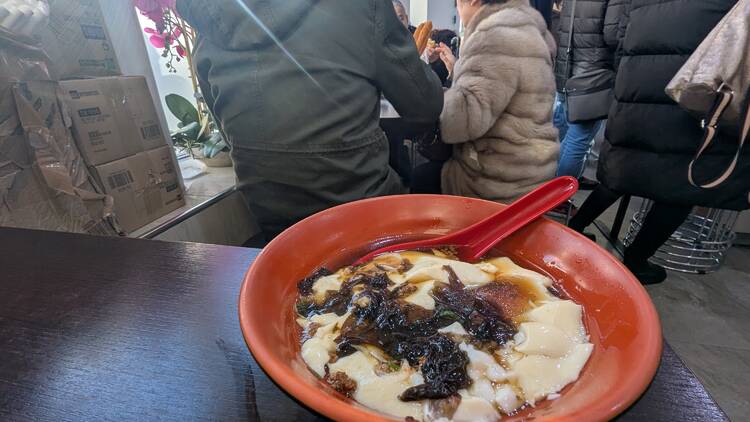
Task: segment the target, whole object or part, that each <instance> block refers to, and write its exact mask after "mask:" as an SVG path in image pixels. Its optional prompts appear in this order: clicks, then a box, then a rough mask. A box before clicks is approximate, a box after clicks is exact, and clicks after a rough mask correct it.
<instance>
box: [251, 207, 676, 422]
mask: <svg viewBox="0 0 750 422" xmlns="http://www.w3.org/2000/svg"><path fill="white" fill-rule="evenodd" d="M503 207H504V206H503V205H500V204H497V203H494V202H487V201H481V200H476V199H468V198H459V197H451V196H432V195H424V196H423V195H412V196H392V197H385V198H376V199H369V200H365V201H359V202H354V203H351V204H347V205H343V206H340V207H336V208H332V209H329V210H326V211H323V212H321V213H319V214H316V215H314V216H312V217H310V218H308V219H306V220H304V221H302V222H300V223H299V224H297V225H295V226H294V227H292V228H290V229H289V230H287V231H286V232H284V233H283V234H282V235H281V236H279V237H278V238H276V239H275V240H274V241H273V242H271V244H269V245H268V246H267V247H266V248H265V249H264V250H263V252H262V253H261V254H260V255H259V256H258V258H257V260H256V261H255V262H254V263H253V265H252V267H251V268H250V270H249V271H248V273H247V275H246V276H245V282H244V284H243V286H242V291H241V293H240V301H239V313H240V325H241V327H242V333H243V335H244V336H245V341H246V342H247V344H248V346H249V347H250V351H251V352H252V354H253V356H254V357H255V359H256V360H257V361H258V363H259V364H260V365H261V366H262V367H263V369H264V370H265V371H266V372H267V373H268V375H269V376H270V377H271V378H273V380H274V381H276V383H278V384H279V385H280V386H281V387H282V388H284V389H285V390H286V391H287V392H288V393H289V394H291V395H292V396H294V397H296V398H297V399H298V400H300V401H301V402H303V403H305V404H306V405H307V406H309V407H311V408H312V409H315V410H316V411H318V412H320V413H322V414H323V415H325V416H328V417H330V418H332V419H335V420H339V421H361V420H378V421H385V420H395V419H392V418H389V417H388V416H386V415H383V414H380V413H378V412H375V411H373V410H370V409H368V408H366V407H364V406H361V405H358V404H357V403H355V402H353V401H352V400H349V399H347V398H345V397H344V396H342V395H340V394H338V393H336V392H335V391H334V390H332V389H331V388H330V387H329V386H328V385H327V384H325V383H324V382H322V381H320V380H319V379H318V378H317V377H316V376H315V375H314V374H313V373H312V372H310V371H309V370H308V369H307V367H306V366H305V363H304V362H303V360H302V358H301V357H300V344H299V330H298V328H297V326H296V323H295V321H294V301H295V298H296V296H297V288H296V286H297V282H298V281H299V280H300V279H302V278H304V277H306V276H307V275H309V274H310V273H312V272H313V271H314V270H315V269H317V268H318V267H320V266H322V265H323V266H327V267H329V268H331V269H335V268H338V267H340V266H343V265H347V264H349V263H351V262H352V261H353V260H354V259H355V258H357V257H359V256H361V255H363V254H364V253H365V252H367V251H369V250H372V249H373V248H374V247H375V246H380V245H383V244H387V243H390V242H394V241H398V240H401V239H415V238H425V237H431V236H439V235H444V234H446V233H449V232H452V231H455V230H457V229H460V228H463V227H466V226H468V225H470V224H472V223H475V222H477V221H479V220H481V219H483V218H485V217H487V216H489V215H490V214H492V213H494V212H496V211H498V210H500V209H502V208H503ZM499 253H500V254H502V255H504V256H509V257H511V258H512V259H514V260H515V261H516V262H517V263H518V264H519V265H522V266H525V267H527V268H530V269H534V270H537V271H541V272H544V273H546V274H548V275H549V276H551V277H552V278H553V279H554V280H556V282H557V283H558V285H559V286H560V287H562V289H563V290H564V291H565V292H566V293H567V294H568V296H570V298H571V299H572V300H574V301H576V302H577V303H579V304H581V305H582V306H583V308H584V313H585V317H584V318H585V323H586V326H587V328H588V331H589V334H590V336H591V342H592V343H593V344H594V351H593V354H592V355H591V358H590V359H589V361H588V363H587V364H586V366H585V367H584V369H583V371H582V372H581V376H580V378H579V379H578V381H576V382H575V383H573V384H571V385H569V386H568V387H566V388H565V389H564V390H563V392H562V397H560V398H559V399H557V400H553V401H545V402H542V403H540V404H538V405H537V407H536V408H533V409H528V410H526V411H524V412H522V413H521V414H519V415H518V416H516V417H515V418H509V419H504V420H520V419H523V418H528V417H532V416H533V417H534V418H535V420H538V421H547V420H556V421H581V420H586V421H595V420H607V419H611V418H613V417H614V416H616V415H617V414H619V413H620V412H622V411H623V410H625V409H626V408H627V407H628V406H629V405H631V404H632V403H633V402H634V401H635V400H636V399H637V398H638V397H639V396H640V394H641V393H642V392H643V391H644V390H645V389H646V387H647V386H648V384H649V382H650V381H651V379H652V378H653V376H654V373H655V372H656V368H657V366H658V364H659V357H660V354H661V347H662V336H661V327H660V324H659V318H658V316H657V313H656V310H655V308H654V305H653V303H652V302H651V299H650V298H649V296H648V294H647V293H646V291H645V290H644V289H643V287H641V285H640V284H639V283H638V281H637V280H636V279H635V277H634V276H633V275H632V274H631V273H630V272H629V271H628V270H627V269H625V267H623V266H622V265H621V264H620V263H619V261H617V260H616V259H615V258H613V257H612V256H611V255H610V254H609V253H607V252H606V251H605V250H603V249H601V248H600V247H598V246H597V245H595V244H594V243H592V242H591V241H589V240H588V239H586V238H585V237H583V236H581V235H579V234H577V233H575V232H573V231H571V230H569V229H567V228H566V227H564V226H562V225H560V224H557V223H555V222H552V221H549V220H546V219H542V220H539V221H537V222H535V223H533V224H531V225H530V226H528V227H526V228H524V229H522V230H521V231H519V232H518V233H516V234H515V235H513V236H511V237H510V238H508V239H507V240H505V241H503V242H502V243H501V245H500V246H499Z"/></svg>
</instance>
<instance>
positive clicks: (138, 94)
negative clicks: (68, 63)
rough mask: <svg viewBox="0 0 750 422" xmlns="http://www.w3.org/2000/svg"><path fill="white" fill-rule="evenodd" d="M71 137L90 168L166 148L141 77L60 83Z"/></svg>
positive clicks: (156, 116) (154, 111)
mask: <svg viewBox="0 0 750 422" xmlns="http://www.w3.org/2000/svg"><path fill="white" fill-rule="evenodd" d="M60 86H61V87H62V88H63V91H64V98H65V103H66V105H67V107H68V109H69V112H70V115H71V117H72V119H73V133H74V135H75V138H76V141H77V142H78V147H79V148H80V150H81V153H82V154H83V156H84V158H85V159H86V163H88V165H90V166H97V165H100V164H105V163H109V162H112V161H116V160H120V159H122V158H125V157H129V156H131V155H135V154H137V153H139V152H143V151H148V150H151V149H155V148H159V147H162V146H165V145H167V135H166V132H165V131H164V129H163V128H162V126H161V124H160V122H159V117H158V115H157V113H156V108H155V106H154V102H153V100H152V97H151V93H150V91H149V89H148V85H147V84H146V79H145V78H144V77H142V76H127V77H112V78H96V79H79V80H71V81H64V82H60Z"/></svg>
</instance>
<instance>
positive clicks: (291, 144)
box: [177, 0, 750, 284]
mask: <svg viewBox="0 0 750 422" xmlns="http://www.w3.org/2000/svg"><path fill="white" fill-rule="evenodd" d="M736 3H737V1H736V0H712V1H706V0H673V1H669V2H665V1H663V0H585V1H584V0H560V1H552V0H547V1H545V0H540V1H531V2H530V1H529V0H458V1H457V12H458V17H459V18H460V22H461V23H462V30H461V31H460V34H458V33H456V32H454V31H452V30H449V29H435V30H433V31H432V32H431V34H430V39H431V40H430V42H429V44H428V46H427V47H426V48H425V49H424V51H423V52H420V51H418V50H417V47H416V43H415V40H414V37H413V36H412V34H413V33H414V32H415V31H416V29H417V28H415V26H414V23H413V22H411V21H410V18H409V15H408V11H407V9H406V8H405V7H404V5H403V4H402V3H401V2H400V1H399V0H351V1H347V2H315V1H310V0H285V1H283V2H280V1H279V2H266V1H261V0H245V1H244V3H243V2H236V1H234V0H216V1H213V2H203V1H199V0H178V1H177V5H178V9H179V11H180V14H181V15H182V16H183V17H185V19H187V20H188V21H189V22H190V23H191V24H192V25H193V26H194V27H195V28H196V29H197V32H198V34H199V40H198V45H197V47H196V50H195V61H194V62H195V67H196V70H197V72H198V74H199V78H200V83H201V88H202V92H203V94H204V97H205V98H206V100H207V102H208V105H209V107H210V109H211V111H212V113H213V115H214V116H215V117H216V119H217V121H218V122H219V123H220V126H221V129H222V131H223V132H224V134H225V136H226V138H227V139H228V140H229V142H230V143H231V145H232V157H233V160H234V166H235V170H236V173H237V176H238V182H239V188H240V189H241V191H242V192H243V193H244V195H245V196H246V198H247V201H248V204H249V206H250V207H251V209H252V210H253V212H254V213H255V215H256V216H257V218H258V220H259V222H260V224H261V227H262V228H263V230H264V232H265V233H266V235H267V237H268V238H272V237H274V236H275V235H277V234H278V233H280V232H281V231H283V230H284V229H286V228H288V227H289V226H291V225H293V224H294V223H295V222H297V221H299V220H301V219H303V218H305V217H307V216H309V215H311V214H313V213H316V212H318V211H321V210H323V209H326V208H329V207H332V206H336V205H339V204H343V203H346V202H350V201H354V200H358V199H362V198H368V197H373V196H380V195H393V194H402V193H408V192H412V193H431V194H448V195H460V196H468V197H477V198H483V199H488V200H493V201H499V202H503V203H509V202H512V201H514V200H515V199H517V198H519V197H521V196H523V195H524V194H526V193H528V192H530V191H531V190H533V189H534V188H536V187H537V186H539V185H540V184H542V183H544V182H546V181H548V180H551V179H553V178H554V177H556V176H572V177H575V178H578V179H579V180H580V184H581V186H582V187H585V188H586V189H591V190H593V191H592V193H591V194H590V196H589V197H588V199H587V200H586V201H585V202H584V204H583V206H582V207H581V208H580V209H578V210H577V212H575V215H574V216H573V218H572V220H571V221H570V226H571V227H572V228H574V229H575V230H578V231H581V232H583V231H584V230H585V229H586V227H587V226H589V225H590V224H591V223H592V222H593V221H594V220H595V219H596V218H597V217H598V216H599V214H601V213H602V212H603V211H605V210H606V209H607V208H608V207H609V206H611V205H612V204H613V203H614V202H615V201H616V200H617V199H618V198H620V197H621V196H622V195H634V196H640V197H644V198H649V199H652V200H654V201H655V206H654V207H653V208H652V209H651V211H650V213H649V215H648V217H647V218H646V220H645V222H644V225H643V228H642V230H641V232H640V233H639V235H638V236H637V238H636V239H635V241H634V242H633V243H632V245H631V246H630V247H628V248H627V250H626V251H625V264H626V265H627V266H628V268H630V269H631V270H632V271H633V273H634V274H636V276H638V277H639V279H640V280H641V281H642V282H643V283H646V284H647V283H656V282H659V281H662V280H663V279H664V278H665V277H666V274H665V271H664V269H662V268H659V267H657V266H655V265H653V264H651V263H649V262H648V258H649V257H651V256H652V255H653V254H654V253H655V252H656V250H657V248H658V247H659V246H660V245H661V244H662V243H663V242H664V241H666V240H667V239H668V238H669V236H670V235H671V234H672V232H674V230H675V229H677V228H678V227H679V226H680V224H681V223H682V222H683V220H684V219H685V218H686V217H687V215H688V213H689V212H690V211H691V209H692V208H693V207H694V206H705V207H715V208H725V209H735V210H741V209H747V208H750V202H749V200H748V194H749V192H750V151H748V149H747V148H745V149H744V150H743V151H742V152H741V157H740V159H739V164H738V165H737V166H736V169H735V171H734V172H733V174H732V175H731V176H730V177H728V179H727V180H726V181H724V182H723V183H722V184H720V185H719V186H717V187H715V188H713V189H702V188H699V187H696V186H694V185H692V184H691V183H690V182H689V181H688V177H687V175H688V166H689V165H690V163H691V161H692V159H693V158H694V156H695V154H696V151H697V150H698V148H699V147H700V144H701V139H702V138H703V136H704V131H703V129H702V128H701V125H700V119H699V118H697V117H695V116H694V115H691V114H689V113H688V112H686V111H684V110H683V109H682V108H680V107H679V106H678V105H677V104H676V103H675V102H674V101H673V100H672V99H671V98H670V97H668V96H667V94H666V93H665V88H666V86H667V84H668V83H669V82H670V80H671V79H672V78H673V76H674V75H675V73H676V72H678V70H679V69H680V68H681V66H682V65H683V64H684V63H685V61H686V60H687V59H688V57H689V56H690V54H691V53H692V52H693V51H694V50H695V49H696V48H697V47H698V45H699V44H700V43H701V41H702V40H703V39H704V38H705V37H706V35H707V34H708V33H709V32H710V31H711V30H712V29H713V28H714V27H715V26H716V24H717V23H718V22H719V21H720V20H721V19H722V17H723V16H725V15H726V14H727V12H728V11H729V10H730V9H731V8H732V7H733V6H734V5H735V4H736ZM383 103H387V104H388V105H389V106H392V107H393V108H394V109H395V111H396V112H397V113H398V117H397V118H395V119H390V118H381V110H382V107H383V106H382V104H383ZM738 124H739V123H738ZM730 129H731V128H730ZM602 130H604V136H603V143H602V145H601V153H600V156H599V161H598V173H597V179H598V180H597V181H593V180H587V179H583V178H582V176H583V172H584V168H585V167H586V162H587V158H588V156H589V155H590V152H591V149H592V146H593V143H594V140H595V139H596V137H597V134H598V133H600V132H601V131H602ZM734 133H735V131H734V130H727V131H726V132H722V131H720V133H719V135H718V137H719V138H720V139H725V142H717V145H718V146H716V147H715V148H713V149H712V150H711V151H710V154H709V158H710V159H706V161H705V163H706V165H703V166H702V167H700V168H699V169H697V171H696V177H698V178H704V179H711V178H712V177H713V175H714V174H715V173H721V171H723V168H724V167H725V166H726V164H725V163H726V162H728V161H731V158H732V156H733V155H734V153H735V149H734V148H733V146H736V140H733V139H734V138H732V136H735V137H736V135H734ZM386 134H387V135H386ZM383 218H388V216H387V215H384V216H383Z"/></svg>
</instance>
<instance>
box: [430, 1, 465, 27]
mask: <svg viewBox="0 0 750 422" xmlns="http://www.w3.org/2000/svg"><path fill="white" fill-rule="evenodd" d="M457 15H458V12H457V11H456V3H455V0H429V7H428V10H427V17H428V19H430V20H431V21H432V23H433V25H434V28H435V29H452V30H454V31H458V24H457V22H458V18H457Z"/></svg>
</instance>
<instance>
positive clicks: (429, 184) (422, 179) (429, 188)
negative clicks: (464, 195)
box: [411, 161, 445, 194]
mask: <svg viewBox="0 0 750 422" xmlns="http://www.w3.org/2000/svg"><path fill="white" fill-rule="evenodd" d="M443 164H445V163H443V162H438V161H430V162H427V163H424V164H422V165H419V166H417V168H415V169H414V172H413V173H412V175H411V193H434V194H440V193H442V189H441V185H442V182H441V180H440V179H441V175H442V172H443Z"/></svg>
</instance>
